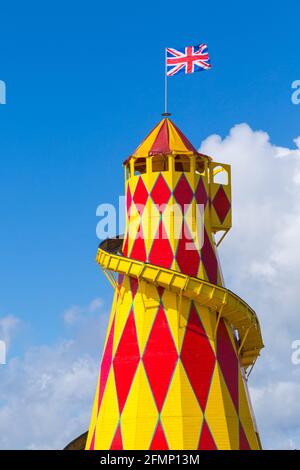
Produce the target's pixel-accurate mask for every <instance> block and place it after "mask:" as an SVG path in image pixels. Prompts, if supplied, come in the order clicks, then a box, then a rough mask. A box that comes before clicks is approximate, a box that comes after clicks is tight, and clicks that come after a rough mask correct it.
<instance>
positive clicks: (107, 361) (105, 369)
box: [98, 318, 115, 411]
mask: <svg viewBox="0 0 300 470" xmlns="http://www.w3.org/2000/svg"><path fill="white" fill-rule="evenodd" d="M114 329H115V318H114V319H113V322H112V325H111V328H110V332H109V336H108V339H107V342H106V346H105V350H104V353H103V358H102V361H101V369H100V385H99V396H98V411H99V408H100V406H101V402H102V398H103V394H104V390H105V386H106V382H107V379H108V374H109V371H110V366H111V362H112V350H113V341H114Z"/></svg>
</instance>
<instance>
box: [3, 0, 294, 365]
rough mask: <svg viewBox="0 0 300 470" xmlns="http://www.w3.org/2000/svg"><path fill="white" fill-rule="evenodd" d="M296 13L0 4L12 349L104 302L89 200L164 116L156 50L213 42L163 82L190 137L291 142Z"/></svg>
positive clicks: (112, 197) (252, 6)
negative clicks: (264, 136)
mask: <svg viewBox="0 0 300 470" xmlns="http://www.w3.org/2000/svg"><path fill="white" fill-rule="evenodd" d="M299 13H300V5H299V2H296V1H295V2H293V1H288V2H283V3H281V4H280V5H277V4H272V6H271V4H270V3H269V4H267V2H264V3H263V2H259V1H257V0H253V1H252V2H251V3H248V4H245V3H241V2H238V1H228V2H213V3H209V2H206V3H202V4H201V3H199V2H196V1H190V2H188V3H187V4H186V3H183V2H178V1H177V0H175V1H172V2H167V1H166V2H157V1H152V2H147V3H146V2H119V1H116V2H113V3H112V2H99V1H88V0H87V1H86V2H80V3H79V2H70V1H64V2H61V1H60V2H57V1H51V2H47V3H41V2H32V1H28V2H25V3H24V2H14V1H11V2H9V3H8V2H6V4H3V5H2V6H1V30H0V58H1V59H0V60H1V62H0V80H4V81H5V82H6V85H7V104H6V105H4V106H0V157H1V171H0V201H1V205H0V218H1V222H2V223H1V232H0V240H1V243H0V259H1V267H0V293H1V294H0V316H1V315H14V316H16V317H18V318H19V319H20V320H21V323H22V326H21V327H20V331H19V332H18V334H17V340H16V341H12V344H11V349H10V351H9V354H10V356H11V357H12V356H15V355H22V354H23V353H24V351H26V349H27V348H28V347H30V346H32V345H40V344H52V343H53V342H55V341H57V340H58V338H60V337H65V336H68V334H69V332H68V331H67V329H66V327H65V326H64V324H63V322H62V315H63V312H64V311H65V310H66V309H68V308H69V307H70V306H71V305H88V304H89V302H90V301H91V300H92V299H95V298H100V299H102V301H103V309H104V310H105V311H107V310H108V309H109V305H110V301H111V292H110V290H109V287H108V284H107V281H106V280H105V278H104V276H103V275H102V274H101V271H100V269H99V268H97V265H96V263H95V262H94V258H95V254H96V250H97V244H98V240H97V238H96V233H95V229H96V224H97V218H96V215H95V212H96V207H97V206H98V204H100V203H102V202H112V203H115V202H116V201H117V198H118V196H119V194H122V193H123V185H124V182H123V169H122V165H121V163H122V161H123V160H124V159H125V158H126V157H127V156H128V155H129V154H130V153H131V152H132V151H133V150H134V149H135V147H136V146H137V145H138V144H139V142H140V141H141V140H142V139H143V138H144V137H145V135H146V134H147V133H148V132H149V130H150V129H151V128H152V127H153V126H154V125H155V124H156V123H157V121H158V120H159V119H160V117H161V116H160V113H161V112H163V98H164V97H163V91H164V48H165V47H166V46H172V47H183V46H185V45H190V44H197V43H199V42H202V41H205V42H207V44H208V47H209V51H210V56H211V60H212V64H213V68H212V70H211V71H209V72H205V73H201V74H195V75H193V76H187V77H186V76H184V75H179V76H178V77H173V78H171V79H170V80H169V103H170V105H169V108H170V111H171V112H172V118H173V120H174V121H175V123H176V124H178V126H179V127H180V128H181V129H182V130H183V131H184V132H185V133H186V135H187V136H188V137H189V138H190V140H191V141H192V142H193V143H194V145H196V146H200V144H201V141H202V140H204V139H205V138H206V137H208V136H209V135H211V134H215V133H216V134H219V135H220V136H222V137H225V136H226V135H227V134H228V132H229V130H230V129H231V128H232V127H233V126H234V125H236V124H238V123H243V122H246V123H247V124H248V125H249V126H250V127H251V128H252V129H255V130H256V129H262V130H263V131H265V132H267V133H268V134H269V135H270V136H271V138H272V143H273V144H274V145H277V146H279V147H289V146H290V147H293V142H292V141H293V139H294V138H295V137H297V136H299V134H300V131H299V117H300V106H295V105H293V104H292V103H291V84H292V82H293V81H294V80H296V79H299V78H300V71H299V50H298V49H299V47H298V44H299ZM294 147H295V146H294ZM295 148H296V147H295ZM216 158H218V156H217V155H216ZM259 171H260V168H259V167H258V168H257V172H259ZM268 176H269V175H266V178H268ZM249 196H250V195H249ZM249 300H251V299H249Z"/></svg>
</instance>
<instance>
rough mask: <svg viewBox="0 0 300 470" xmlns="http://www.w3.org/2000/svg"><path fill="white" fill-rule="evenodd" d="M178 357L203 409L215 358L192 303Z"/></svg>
mask: <svg viewBox="0 0 300 470" xmlns="http://www.w3.org/2000/svg"><path fill="white" fill-rule="evenodd" d="M180 358H181V361H182V364H183V366H184V368H185V371H186V373H187V376H188V378H189V381H190V383H191V386H192V388H193V390H194V393H195V395H196V397H197V399H198V402H199V404H200V406H201V408H202V410H203V411H204V410H205V407H206V402H207V397H208V393H209V389H210V385H211V379H212V375H213V371H214V367H215V361H216V359H215V354H214V352H213V350H212V347H211V345H210V343H209V340H208V338H207V335H206V332H205V330H204V328H203V326H202V323H201V321H200V319H199V316H198V313H197V311H196V309H195V307H194V305H192V308H191V311H190V315H189V319H188V324H187V327H186V333H185V337H184V341H183V345H182V349H181V354H180Z"/></svg>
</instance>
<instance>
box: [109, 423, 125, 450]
mask: <svg viewBox="0 0 300 470" xmlns="http://www.w3.org/2000/svg"><path fill="white" fill-rule="evenodd" d="M110 450H123V442H122V434H121V427H120V424H119V426H118V428H117V430H116V433H115V435H114V438H113V440H112V443H111V446H110Z"/></svg>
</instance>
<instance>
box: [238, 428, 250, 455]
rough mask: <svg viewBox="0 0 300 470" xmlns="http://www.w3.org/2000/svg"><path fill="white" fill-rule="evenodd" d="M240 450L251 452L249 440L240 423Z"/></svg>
mask: <svg viewBox="0 0 300 470" xmlns="http://www.w3.org/2000/svg"><path fill="white" fill-rule="evenodd" d="M239 450H251V447H250V445H249V442H248V439H247V437H246V435H245V432H244V429H243V426H242V425H241V423H240V448H239Z"/></svg>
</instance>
